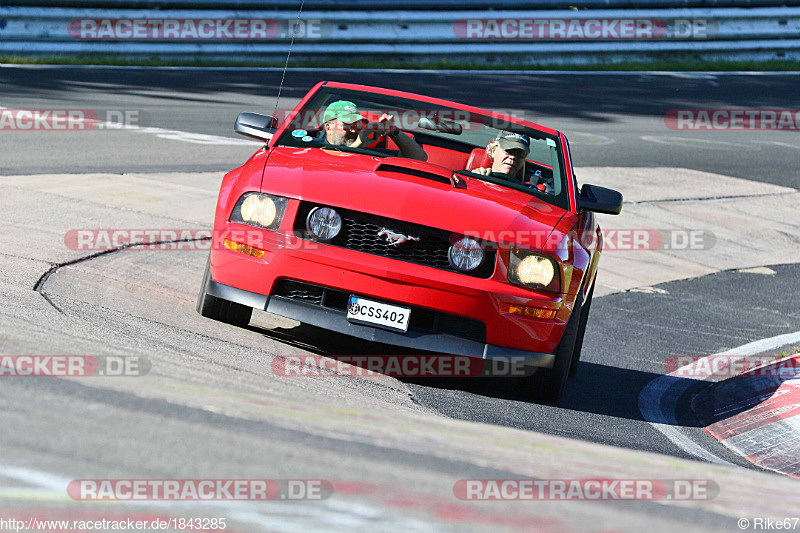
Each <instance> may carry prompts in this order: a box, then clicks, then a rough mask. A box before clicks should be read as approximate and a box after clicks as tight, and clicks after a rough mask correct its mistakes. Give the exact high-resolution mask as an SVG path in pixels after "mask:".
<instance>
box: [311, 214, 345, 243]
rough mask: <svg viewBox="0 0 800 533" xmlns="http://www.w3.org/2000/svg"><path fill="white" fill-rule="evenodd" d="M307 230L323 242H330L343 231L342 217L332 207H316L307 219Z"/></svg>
mask: <svg viewBox="0 0 800 533" xmlns="http://www.w3.org/2000/svg"><path fill="white" fill-rule="evenodd" d="M306 228H307V229H308V231H310V232H311V234H312V235H313V236H314V237H316V238H317V239H319V240H321V241H329V240H331V239H333V238H334V237H336V236H337V235H339V232H340V231H341V230H342V216H341V215H340V214H339V213H337V212H336V210H335V209H332V208H330V207H315V208H314V209H312V210H311V212H310V213H309V214H308V216H307V217H306Z"/></svg>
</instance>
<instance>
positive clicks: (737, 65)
mask: <svg viewBox="0 0 800 533" xmlns="http://www.w3.org/2000/svg"><path fill="white" fill-rule="evenodd" d="M0 63H9V64H33V65H36V64H39V65H42V64H46V65H104V66H152V67H170V66H188V67H280V68H282V67H283V66H284V61H236V60H232V61H212V60H206V59H161V58H157V57H151V58H126V57H111V56H53V57H19V56H0ZM290 66H291V67H306V68H326V69H332V68H372V69H375V68H377V69H391V68H402V69H412V70H413V69H436V70H530V71H537V70H563V71H577V72H580V71H589V70H592V71H596V70H601V71H642V70H646V71H800V61H778V60H773V61H763V62H756V61H661V60H657V61H652V62H647V63H599V64H591V65H557V64H547V65H521V64H520V65H518V64H510V63H506V64H487V63H480V64H472V63H463V62H455V61H445V60H442V61H435V62H420V63H416V62H413V63H412V62H409V61H404V60H402V59H396V60H393V59H382V60H374V61H373V60H347V59H345V58H342V59H341V60H337V62H336V67H331V63H330V62H328V61H316V62H315V61H300V60H297V61H294V60H292V61H291V62H290Z"/></svg>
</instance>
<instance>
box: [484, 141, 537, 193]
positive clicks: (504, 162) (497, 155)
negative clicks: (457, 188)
mask: <svg viewBox="0 0 800 533" xmlns="http://www.w3.org/2000/svg"><path fill="white" fill-rule="evenodd" d="M530 151H531V139H530V137H528V136H527V135H522V134H519V133H514V132H511V131H501V132H500V134H499V135H498V136H497V138H496V139H495V140H493V141H492V142H490V143H489V145H488V146H487V147H486V155H487V156H489V159H491V160H492V166H491V167H486V168H476V169H475V170H473V171H472V172H474V173H476V174H480V175H482V176H488V175H490V174H493V173H497V174H505V175H507V176H508V177H511V178H513V179H517V180H519V181H520V182H522V181H523V180H524V177H525V158H526V157H527V156H528V153H529V152H530Z"/></svg>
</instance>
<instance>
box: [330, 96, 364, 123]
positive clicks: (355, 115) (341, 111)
mask: <svg viewBox="0 0 800 533" xmlns="http://www.w3.org/2000/svg"><path fill="white" fill-rule="evenodd" d="M335 118H338V119H339V120H341V121H342V122H344V123H345V124H352V123H353V122H358V121H359V120H369V119H367V117H364V116H362V115H361V114H360V113H359V112H358V107H356V104H354V103H353V102H348V101H347V100H337V101H336V102H333V103H332V104H331V105H329V106H328V107H327V109H325V113H323V115H322V122H328V121H329V120H333V119H335Z"/></svg>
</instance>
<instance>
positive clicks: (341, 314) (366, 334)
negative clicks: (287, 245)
mask: <svg viewBox="0 0 800 533" xmlns="http://www.w3.org/2000/svg"><path fill="white" fill-rule="evenodd" d="M208 294H210V295H211V296H215V297H216V298H220V299H223V300H227V301H229V302H235V303H238V304H242V305H246V306H248V307H252V308H254V309H262V310H264V311H267V312H269V313H274V314H276V315H280V316H284V317H287V318H292V319H294V320H297V321H299V322H303V323H305V324H310V325H313V326H317V327H321V328H324V329H329V330H333V331H338V332H339V333H343V334H345V335H349V336H351V337H357V338H360V339H364V340H369V341H373V342H379V343H383V344H391V345H393V346H402V347H405V348H413V349H415V350H423V351H430V352H436V353H446V354H453V355H466V356H470V357H478V358H481V359H488V360H503V361H506V360H508V359H509V358H512V357H513V358H515V359H516V360H517V361H521V362H522V363H523V364H524V365H526V366H536V367H545V368H552V366H553V360H554V356H553V354H551V353H539V352H531V351H527V350H520V349H515V348H507V347H504V346H497V345H495V344H488V343H481V342H477V341H473V340H469V339H463V338H459V337H456V336H453V335H448V334H445V333H427V332H420V331H411V330H409V331H408V332H407V333H404V334H403V333H395V332H392V331H387V330H384V329H379V328H374V327H370V326H362V325H360V324H354V323H352V322H350V321H348V320H347V318H346V312H345V311H340V310H337V309H330V308H325V307H321V306H318V305H313V304H308V303H303V302H298V301H293V300H290V299H288V298H283V297H280V296H267V295H263V294H258V293H254V292H249V291H246V290H243V289H237V288H235V287H231V286H229V285H223V284H222V283H218V282H216V281H210V282H209V287H208Z"/></svg>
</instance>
